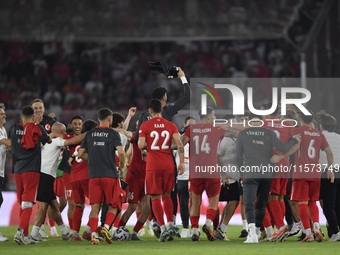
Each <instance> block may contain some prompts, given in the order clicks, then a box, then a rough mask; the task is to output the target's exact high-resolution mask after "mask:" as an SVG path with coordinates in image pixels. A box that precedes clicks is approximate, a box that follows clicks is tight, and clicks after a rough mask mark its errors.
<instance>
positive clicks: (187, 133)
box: [184, 127, 191, 138]
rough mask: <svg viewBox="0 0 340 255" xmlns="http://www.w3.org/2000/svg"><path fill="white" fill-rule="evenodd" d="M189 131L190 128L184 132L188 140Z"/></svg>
mask: <svg viewBox="0 0 340 255" xmlns="http://www.w3.org/2000/svg"><path fill="white" fill-rule="evenodd" d="M190 129H191V127H189V128H187V130H185V133H184V134H185V135H186V136H187V137H189V138H190Z"/></svg>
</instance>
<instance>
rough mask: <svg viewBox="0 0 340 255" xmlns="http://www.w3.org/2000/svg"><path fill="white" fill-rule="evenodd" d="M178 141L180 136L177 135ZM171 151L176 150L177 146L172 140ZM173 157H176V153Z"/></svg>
mask: <svg viewBox="0 0 340 255" xmlns="http://www.w3.org/2000/svg"><path fill="white" fill-rule="evenodd" d="M177 135H178V137H179V139H180V140H181V136H180V135H179V134H178V133H177ZM171 150H177V144H176V142H175V140H174V139H173V138H172V140H171ZM173 154H174V157H175V156H176V153H173Z"/></svg>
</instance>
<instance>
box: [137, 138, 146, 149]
mask: <svg viewBox="0 0 340 255" xmlns="http://www.w3.org/2000/svg"><path fill="white" fill-rule="evenodd" d="M145 146H146V139H145V137H139V139H138V148H139V149H140V150H144V149H145Z"/></svg>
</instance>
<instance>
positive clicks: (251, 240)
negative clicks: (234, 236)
mask: <svg viewBox="0 0 340 255" xmlns="http://www.w3.org/2000/svg"><path fill="white" fill-rule="evenodd" d="M258 242H259V240H258V239H257V235H255V236H250V235H249V234H248V236H247V240H245V241H244V243H258Z"/></svg>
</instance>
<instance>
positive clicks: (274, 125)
mask: <svg viewBox="0 0 340 255" xmlns="http://www.w3.org/2000/svg"><path fill="white" fill-rule="evenodd" d="M263 122H264V125H263V127H264V128H269V129H272V130H274V132H275V134H276V135H277V137H278V138H279V139H280V140H281V142H282V143H287V142H288V141H289V140H290V139H291V138H292V137H293V131H294V126H293V125H291V124H290V123H289V122H287V121H285V122H284V125H285V126H283V125H282V124H281V122H282V120H279V119H278V118H276V117H272V118H268V119H264V120H263ZM273 151H274V155H280V154H282V152H280V151H278V150H277V149H275V148H274V150H273ZM276 165H277V166H280V165H284V166H289V159H288V157H285V158H284V159H282V160H281V161H280V162H278V163H277V164H276ZM287 174H288V175H289V173H287Z"/></svg>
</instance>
